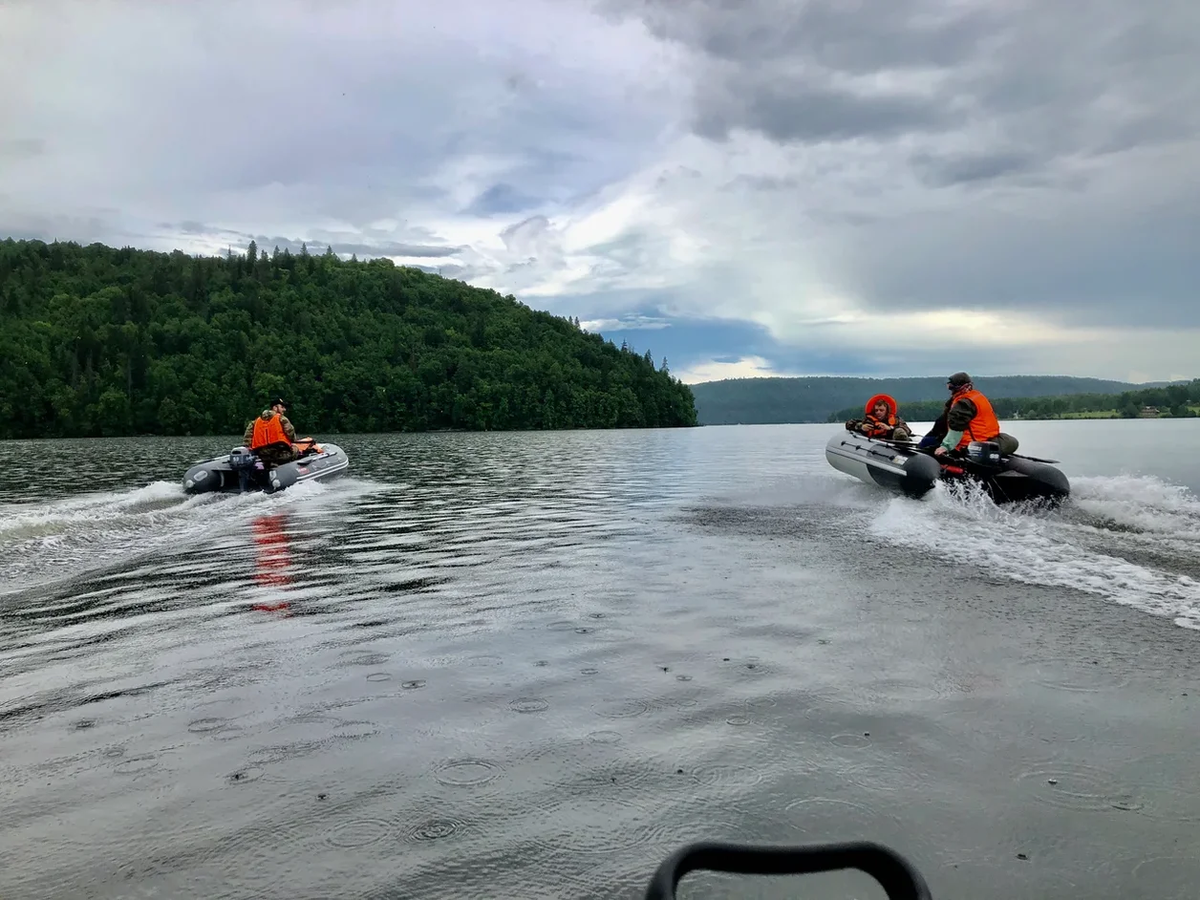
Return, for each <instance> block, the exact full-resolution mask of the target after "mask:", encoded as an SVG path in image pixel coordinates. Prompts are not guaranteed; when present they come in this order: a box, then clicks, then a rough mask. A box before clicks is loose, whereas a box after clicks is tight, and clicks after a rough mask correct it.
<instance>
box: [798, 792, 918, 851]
mask: <svg viewBox="0 0 1200 900" xmlns="http://www.w3.org/2000/svg"><path fill="white" fill-rule="evenodd" d="M784 817H785V819H786V820H787V821H788V822H789V823H793V827H795V828H796V829H797V830H798V831H800V832H801V833H803V834H805V835H807V836H810V837H813V838H816V839H819V840H821V841H836V840H846V839H849V840H864V839H870V838H868V837H867V835H868V834H869V833H877V827H878V825H879V824H882V823H884V822H886V823H887V824H888V825H889V826H891V827H896V826H898V825H899V820H897V819H896V817H895V816H893V815H891V814H890V813H885V812H884V811H883V810H880V809H877V808H875V807H872V806H868V805H866V804H864V803H859V802H857V801H853V800H843V799H840V798H837V797H802V798H800V799H798V800H793V801H792V802H791V803H789V804H788V805H787V806H785V807H784Z"/></svg>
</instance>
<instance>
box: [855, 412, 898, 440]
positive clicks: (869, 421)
mask: <svg viewBox="0 0 1200 900" xmlns="http://www.w3.org/2000/svg"><path fill="white" fill-rule="evenodd" d="M897 422H898V420H897V419H896V417H895V416H888V417H887V418H886V419H877V418H875V417H874V416H867V417H866V418H864V419H863V424H864V425H865V426H867V429H866V434H867V437H879V435H881V434H889V433H890V432H891V431H892V429H893V428H895V427H896V425H897Z"/></svg>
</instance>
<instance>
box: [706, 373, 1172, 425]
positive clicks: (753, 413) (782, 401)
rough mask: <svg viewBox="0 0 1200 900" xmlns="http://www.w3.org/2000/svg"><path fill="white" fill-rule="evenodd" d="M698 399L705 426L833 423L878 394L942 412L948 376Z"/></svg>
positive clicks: (1018, 384)
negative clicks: (926, 404)
mask: <svg viewBox="0 0 1200 900" xmlns="http://www.w3.org/2000/svg"><path fill="white" fill-rule="evenodd" d="M975 385H976V386H977V387H978V388H979V389H980V390H981V391H983V392H984V393H985V394H987V395H988V396H989V397H1029V398H1034V397H1036V398H1045V397H1058V396H1062V395H1064V394H1079V393H1088V392H1090V393H1106V394H1111V393H1119V392H1121V391H1127V390H1137V389H1140V388H1143V387H1150V386H1151V385H1148V384H1147V385H1135V384H1130V383H1129V382H1125V381H1111V380H1108V379H1101V378H1077V377H1074V376H1070V375H988V376H976V378H975ZM692 393H693V394H694V395H695V397H696V411H697V414H698V416H699V420H700V424H702V425H725V424H738V423H741V424H745V425H750V424H756V423H785V422H827V421H837V420H838V419H839V418H842V413H843V412H845V410H847V409H850V408H853V407H854V406H856V405H857V407H858V410H859V414H860V415H861V410H862V404H863V403H865V402H866V401H867V398H869V397H871V396H872V395H874V394H889V395H891V396H892V397H894V398H895V399H896V400H897V401H898V402H899V403H901V404H902V405H904V406H905V408H912V407H913V405H914V404H915V403H917V402H919V401H930V402H931V403H936V404H938V405H939V406H940V404H942V403H943V402H945V397H946V376H945V375H942V376H929V377H908V378H852V377H846V376H813V377H801V378H796V377H791V378H781V377H775V378H731V379H725V380H722V381H709V382H704V383H701V384H694V385H692ZM930 408H932V407H930ZM914 421H919V420H914Z"/></svg>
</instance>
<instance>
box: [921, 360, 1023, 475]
mask: <svg viewBox="0 0 1200 900" xmlns="http://www.w3.org/2000/svg"><path fill="white" fill-rule="evenodd" d="M946 389H947V390H949V391H950V399H948V400H947V401H946V406H945V408H944V409H943V410H942V414H941V415H940V416H938V417H937V420H936V421H934V423H933V428H932V429H931V430H930V431H929V433H928V434H927V435H925V437H923V438H921V440H920V442H919V443H918V444H917V446H918V447H921V448H926V449H927V448H929V447H933V448H934V451H933V455H934V456H944V455H946V454H947V453H950V452H952V451H961V450H965V449H966V446H967V444H969V443H971V441H995V442H996V444H997V446H998V449H999V450H1000V453H1001V454H1003V455H1005V456H1007V455H1008V454H1010V453H1016V452H1017V447H1019V446H1020V442H1019V441H1018V440H1017V439H1016V438H1015V437H1013V436H1012V435H1011V434H1005V433H1004V432H1002V431H1001V430H1000V420H999V419H997V418H996V413H995V411H994V410H993V409H992V404H991V402H990V401H989V400H988V398H987V397H985V396H984V395H983V394H982V393H980V392H979V391H978V390H976V389H975V385H974V384H973V383H972V382H971V376H970V375H968V374H967V373H966V372H955V373H954V374H953V375H951V376H950V377H949V378H947V379H946Z"/></svg>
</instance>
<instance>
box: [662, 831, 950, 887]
mask: <svg viewBox="0 0 1200 900" xmlns="http://www.w3.org/2000/svg"><path fill="white" fill-rule="evenodd" d="M697 869H708V870H710V871H713V872H728V873H735V874H740V875H809V874H813V873H816V872H834V871H840V870H843V869H859V870H860V871H863V872H866V873H867V874H868V875H870V876H872V877H873V878H874V879H875V880H876V881H878V882H879V884H880V886H882V887H883V889H884V891H885V892H886V893H887V896H888V900H931V897H932V895H931V894H930V893H929V886H928V885H927V884H926V883H925V879H924V878H923V877H922V876H921V873H920V872H918V871H917V870H916V868H914V867H913V865H912V864H911V863H910V862H909V861H908V860H907V859H905V858H904V857H903V856H901V855H900V854H899V853H897V852H896V851H895V850H892V849H890V848H889V847H885V846H883V845H882V844H876V843H874V842H871V841H850V842H843V843H826V844H801V845H771V844H733V843H726V842H724V841H699V842H696V843H692V844H686V845H684V846H683V847H680V848H679V849H678V850H676V851H675V852H674V853H672V854H671V855H670V856H668V857H667V858H666V859H664V860H663V861H662V863H660V864H659V866H658V869H657V870H656V871H655V872H654V876H653V877H652V878H651V880H650V885H649V886H648V887H647V889H646V894H645V900H675V888H676V887H677V886H678V885H679V882H680V880H681V879H682V878H683V877H684V876H685V875H687V874H688V873H689V872H693V871H695V870H697Z"/></svg>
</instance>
